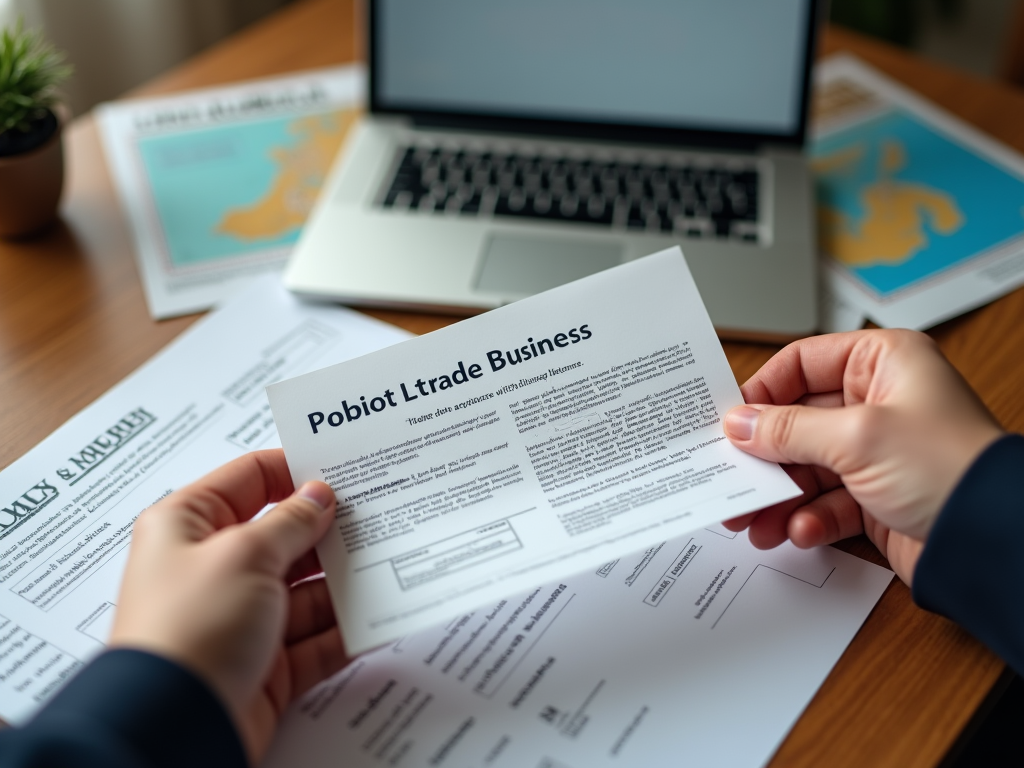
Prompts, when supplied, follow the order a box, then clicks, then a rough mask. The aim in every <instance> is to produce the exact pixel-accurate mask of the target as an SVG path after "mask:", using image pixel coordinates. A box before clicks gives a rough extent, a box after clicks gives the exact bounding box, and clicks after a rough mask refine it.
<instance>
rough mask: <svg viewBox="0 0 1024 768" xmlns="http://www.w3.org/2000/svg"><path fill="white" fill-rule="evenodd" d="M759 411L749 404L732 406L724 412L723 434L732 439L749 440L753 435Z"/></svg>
mask: <svg viewBox="0 0 1024 768" xmlns="http://www.w3.org/2000/svg"><path fill="white" fill-rule="evenodd" d="M760 415H761V412H760V411H759V410H757V408H751V407H750V406H749V405H741V406H740V407H739V408H733V409H732V410H731V411H729V412H728V413H727V414H725V434H727V435H728V436H729V437H731V438H733V439H734V440H749V439H750V438H752V437H753V436H754V428H755V427H756V426H757V417H758V416H760Z"/></svg>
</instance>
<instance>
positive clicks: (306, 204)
mask: <svg viewBox="0 0 1024 768" xmlns="http://www.w3.org/2000/svg"><path fill="white" fill-rule="evenodd" d="M364 90H365V75H364V71H363V68H362V67H361V66H346V67H335V68H332V69H323V70H317V71H311V72H307V73H303V74H299V75H293V76H289V77H282V78H275V79H270V80H258V81H252V82H247V83H240V84H238V85H233V86H230V87H226V88H215V89H209V90H202V91H192V92H189V93H183V94H177V95H174V96H168V97H163V98H155V99H139V100H130V101H124V102H116V103H110V104H104V105H101V106H100V107H98V109H97V115H98V120H99V125H100V133H101V136H102V138H103V145H104V149H105V151H106V154H107V160H108V163H109V165H110V169H111V174H112V176H113V179H114V182H115V186H116V187H117V190H118V194H119V196H120V199H121V204H122V207H123V208H124V211H125V214H126V218H127V219H128V221H129V224H130V226H131V229H132V235H133V239H134V243H135V254H136V260H137V262H138V266H139V272H140V274H141V276H142V283H143V287H144V288H145V292H146V301H147V302H148V304H149V310H150V313H151V314H152V315H153V317H155V318H157V319H160V318H165V317H173V316H174V315H182V314H187V313H190V312H198V311H200V310H204V309H209V308H210V307H211V306H214V305H215V304H217V303H219V302H220V301H222V300H223V299H224V298H225V297H227V296H228V295H229V294H230V293H231V292H232V291H235V290H237V289H238V288H239V286H240V285H241V282H242V281H243V280H245V279H247V278H248V277H249V276H251V275H253V274H256V273H260V272H266V271H269V270H273V271H277V270H279V269H280V267H281V266H283V264H284V261H285V259H286V258H287V256H288V253H289V252H290V249H291V247H292V246H293V245H294V244H295V242H296V241H297V239H298V236H299V232H300V231H301V229H302V225H303V224H304V223H305V221H306V217H307V215H308V214H309V212H310V210H311V209H312V207H313V204H314V203H315V202H316V198H317V195H318V194H319V192H320V187H321V185H322V183H323V180H324V177H325V176H326V174H327V171H328V170H329V169H330V166H331V163H332V162H333V160H334V156H335V155H336V154H337V152H338V149H339V148H340V147H341V144H342V141H343V140H344V138H345V135H346V133H347V131H348V129H349V126H350V125H351V124H352V123H353V121H354V120H355V119H356V118H357V117H358V116H359V114H360V111H361V104H362V100H363V92H364Z"/></svg>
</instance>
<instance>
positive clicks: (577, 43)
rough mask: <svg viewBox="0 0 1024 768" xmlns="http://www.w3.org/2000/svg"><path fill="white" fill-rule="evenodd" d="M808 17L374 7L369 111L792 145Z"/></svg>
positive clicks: (783, 7)
mask: <svg viewBox="0 0 1024 768" xmlns="http://www.w3.org/2000/svg"><path fill="white" fill-rule="evenodd" d="M813 3H814V0H771V2H766V0H515V1H514V2H512V1H506V2H500V1H499V0H376V2H374V3H373V7H372V15H371V31H372V49H371V50H372V65H371V72H372V83H371V99H372V106H373V109H374V110H375V111H383V112H403V113H412V114H413V115H414V116H415V115H417V114H419V115H421V116H422V115H432V116H434V117H435V118H437V117H441V116H444V115H449V116H456V115H461V116H464V117H468V116H476V117H478V118H488V117H490V118H511V119H513V120H520V121H540V122H543V123H552V122H556V123H564V124H576V125H578V126H580V125H588V124H589V125H591V126H598V125H603V126H608V127H613V126H620V127H624V128H628V127H633V128H638V129H643V128H648V129H654V130H655V131H658V130H659V129H660V131H661V133H662V134H664V135H666V136H668V135H670V134H671V133H672V132H680V134H681V135H680V136H679V138H683V136H682V134H693V133H703V134H710V133H723V132H724V133H727V134H729V133H731V134H741V135H748V136H759V137H774V138H779V139H789V140H794V141H802V139H803V133H804V124H805V120H804V111H805V100H806V93H807V77H808V58H809V56H810V49H811V45H810V41H811V38H812V35H811V25H812V23H813ZM442 122H443V121H442ZM634 133H635V131H634Z"/></svg>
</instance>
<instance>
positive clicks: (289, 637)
mask: <svg viewBox="0 0 1024 768" xmlns="http://www.w3.org/2000/svg"><path fill="white" fill-rule="evenodd" d="M293 490H294V489H293V486H292V481H291V477H290V476H289V473H288V467H287V464H286V463H285V459H284V454H283V452H282V451H280V450H273V451H260V452H257V453H251V454H248V455H246V456H243V457H241V458H239V459H236V460H235V461H232V462H231V463H229V464H226V465H225V466H223V467H221V468H220V469H218V470H216V471H214V472H212V473H210V474H209V475H207V476H206V477H204V478H202V479H201V480H199V481H197V482H195V483H193V484H192V485H189V486H187V487H185V488H182V489H181V490H179V491H177V492H175V493H173V494H171V495H170V496H168V497H167V498H165V499H163V500H161V501H160V502H158V503H157V504H155V505H153V506H152V507H150V508H149V509H147V510H146V511H145V512H143V513H142V515H141V516H140V517H139V519H138V520H137V522H136V523H135V529H134V532H133V537H132V545H131V550H130V553H129V559H128V566H127V569H126V570H125V575H124V581H123V584H122V587H121V595H120V599H119V604H118V608H117V615H116V618H115V622H114V628H113V631H112V633H111V638H110V646H111V647H127V648H136V649H140V650H144V651H149V652H151V653H155V654H157V655H160V656H163V657H165V658H168V659H171V660H173V661H175V662H177V663H179V664H181V665H183V666H184V667H186V668H187V669H189V670H191V671H192V672H194V673H196V674H198V675H199V676H200V677H201V678H202V679H203V680H205V681H206V683H207V684H208V685H210V686H211V688H212V689H213V690H214V691H215V692H216V693H217V694H218V696H219V697H220V698H221V700H222V701H223V702H224V704H225V705H226V707H227V708H228V710H229V712H230V714H231V716H232V718H233V719H234V721H235V724H236V726H237V727H238V729H239V732H240V734H241V737H242V740H243V742H244V743H245V747H246V750H247V752H248V754H249V757H250V759H251V760H252V761H253V762H256V761H258V760H259V759H260V757H262V755H263V754H264V753H265V752H266V749H267V747H268V746H269V743H270V740H271V738H272V736H273V733H274V729H275V727H276V725H277V721H278V719H279V718H280V716H281V715H282V713H283V712H284V710H285V709H286V707H287V706H288V704H289V703H290V702H292V701H293V700H295V698H297V697H298V696H299V695H301V694H302V693H304V692H305V691H306V690H307V689H309V688H310V687H312V686H313V685H314V684H315V683H317V682H319V681H320V680H322V679H324V678H325V677H327V676H328V675H331V674H333V673H334V672H336V671H337V670H339V669H341V667H342V666H344V664H345V663H346V661H347V659H346V656H345V653H344V650H343V647H342V642H341V635H340V633H339V630H338V627H337V624H336V621H335V618H334V611H333V610H332V608H331V601H330V598H329V597H328V594H327V587H326V583H325V581H324V580H323V579H322V578H320V579H310V577H311V576H313V575H315V574H316V573H317V572H318V571H319V564H318V562H317V560H316V556H315V553H314V552H313V546H314V545H315V544H316V543H317V541H319V540H320V538H321V537H322V536H323V534H324V532H325V531H326V530H327V528H328V527H329V526H330V524H331V521H332V520H333V517H334V507H335V499H334V494H333V492H332V491H331V489H330V488H329V487H328V486H327V485H325V484H324V483H315V482H311V483H306V484H305V485H303V486H302V487H301V488H300V489H299V490H298V491H297V492H293ZM276 501H279V502H280V503H279V504H278V505H277V506H276V507H274V508H273V509H271V510H270V511H269V512H268V513H267V514H266V515H264V516H263V517H261V518H259V519H257V520H254V521H252V522H248V521H250V519H251V518H252V517H254V516H255V515H256V514H257V513H258V512H259V511H260V510H261V509H263V507H265V506H266V505H267V504H268V503H272V502H276ZM243 523H244V524H243Z"/></svg>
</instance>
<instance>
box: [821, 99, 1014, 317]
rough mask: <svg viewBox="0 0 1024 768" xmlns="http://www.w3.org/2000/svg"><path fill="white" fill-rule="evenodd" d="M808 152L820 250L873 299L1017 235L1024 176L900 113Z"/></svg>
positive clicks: (846, 130) (875, 116)
mask: <svg viewBox="0 0 1024 768" xmlns="http://www.w3.org/2000/svg"><path fill="white" fill-rule="evenodd" d="M811 154H812V158H813V164H814V170H815V176H816V179H817V187H818V190H817V194H818V234H819V240H820V247H821V251H822V253H824V254H825V255H827V256H830V257H832V258H833V259H835V260H836V261H837V262H839V263H840V264H841V265H843V266H844V267H845V268H846V269H847V270H848V271H849V273H850V274H852V275H853V276H855V277H856V278H857V279H858V280H859V281H860V282H861V283H862V284H863V285H864V286H865V287H866V288H868V289H869V291H870V292H872V293H874V294H876V295H878V296H880V297H886V296H892V295H895V294H896V293H898V292H899V291H902V290H904V289H906V288H909V287H911V286H914V285H915V284H918V283H920V282H921V281H923V280H927V279H928V278H930V277H933V276H934V275H937V274H938V273H940V272H942V271H944V270H947V269H949V268H951V267H953V266H955V265H957V264H959V263H961V262H964V261H966V260H969V259H971V258H973V257H975V256H977V255H978V254H979V253H982V252H984V251H987V250H990V249H992V248H993V247H995V246H998V245H1000V244H1001V243H1004V242H1006V241H1008V240H1011V239H1015V238H1018V237H1020V236H1022V235H1024V180H1022V179H1020V178H1018V177H1017V176H1014V175H1011V174H1010V173H1008V172H1006V171H1005V170H1003V169H1002V168H999V167H997V166H995V165H993V164H992V163H990V162H989V161H988V160H986V159H985V158H983V157H981V156H979V155H978V154H976V153H974V152H972V151H971V150H969V149H967V148H966V147H965V146H963V145H962V144H961V143H958V142H957V141H956V140H954V139H952V138H950V137H947V136H946V135H944V134H942V133H939V132H937V131H936V130H935V129H933V128H931V127H929V126H927V125H925V124H924V123H923V122H922V121H921V120H920V119H919V118H917V117H916V116H914V115H913V114H912V113H910V112H907V111H904V110H902V109H900V108H898V107H892V106H887V107H885V108H883V109H881V110H879V109H875V110H873V111H872V112H871V115H870V116H868V117H866V119H863V120H861V121H859V122H855V123H853V124H849V125H847V126H846V127H843V128H840V129H839V130H837V131H834V132H829V133H827V134H826V135H824V136H823V137H821V138H818V139H817V140H816V141H815V142H814V144H813V146H812V153H811Z"/></svg>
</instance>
